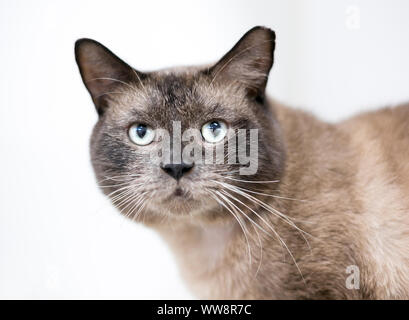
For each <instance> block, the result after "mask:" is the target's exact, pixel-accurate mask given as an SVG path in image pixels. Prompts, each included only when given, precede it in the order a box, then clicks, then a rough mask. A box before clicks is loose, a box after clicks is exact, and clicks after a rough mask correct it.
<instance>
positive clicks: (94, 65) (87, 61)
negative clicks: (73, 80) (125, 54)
mask: <svg viewBox="0 0 409 320" xmlns="http://www.w3.org/2000/svg"><path fill="white" fill-rule="evenodd" d="M75 59H76V61H77V64H78V68H79V69H80V73H81V77H82V81H83V82H84V84H85V86H86V87H87V89H88V91H89V93H90V94H91V97H92V100H93V101H94V104H95V106H96V108H97V111H98V114H99V115H101V114H102V113H103V111H104V110H105V109H106V108H107V104H108V103H107V101H108V99H109V95H110V93H112V92H115V89H116V88H118V87H119V86H127V85H129V83H130V82H131V81H134V80H135V78H136V77H139V78H140V79H141V78H143V74H142V73H140V72H137V71H136V70H134V69H132V67H130V66H129V65H128V64H126V63H125V62H123V61H122V60H121V59H119V58H118V57H117V56H116V55H115V54H113V53H112V52H111V51H110V50H108V49H107V48H106V47H104V46H103V45H102V44H100V43H99V42H97V41H94V40H91V39H79V40H77V41H76V42H75Z"/></svg>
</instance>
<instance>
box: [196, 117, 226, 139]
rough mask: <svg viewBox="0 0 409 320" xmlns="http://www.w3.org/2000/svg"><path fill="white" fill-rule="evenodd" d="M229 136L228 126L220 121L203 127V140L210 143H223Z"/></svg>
mask: <svg viewBox="0 0 409 320" xmlns="http://www.w3.org/2000/svg"><path fill="white" fill-rule="evenodd" d="M226 134H227V125H226V123H225V122H223V121H220V120H212V121H209V122H207V123H205V124H204V125H203V127H202V136H203V138H204V139H205V140H206V141H207V142H210V143H216V142H219V141H222V140H223V138H224V137H225V136H226Z"/></svg>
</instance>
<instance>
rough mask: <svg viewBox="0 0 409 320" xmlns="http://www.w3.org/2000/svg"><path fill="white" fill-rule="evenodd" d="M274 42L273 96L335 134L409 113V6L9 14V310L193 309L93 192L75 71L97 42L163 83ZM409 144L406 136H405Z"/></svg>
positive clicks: (3, 226) (3, 133)
mask: <svg viewBox="0 0 409 320" xmlns="http://www.w3.org/2000/svg"><path fill="white" fill-rule="evenodd" d="M255 25H265V26H269V27H271V28H272V29H274V30H275V31H276V33H277V51H276V63H275V65H274V67H273V71H272V74H271V78H270V82H269V86H268V91H269V93H270V94H271V95H272V96H274V97H276V98H278V99H279V100H281V101H283V102H285V103H288V104H292V105H295V106H298V107H300V108H303V109H306V110H310V111H312V112H314V113H315V114H316V115H318V116H319V117H321V118H322V119H326V120H328V121H336V120H339V119H343V118H345V117H347V116H350V115H352V114H355V113H358V112H360V111H363V110H367V109H370V108H375V107H378V106H382V105H385V104H389V103H396V102H404V101H408V100H409V1H405V0H402V1H391V0H383V1H371V0H368V1H358V0H357V1H352V0H351V1H342V0H341V1H325V0H323V1H313V0H308V1H307V0H304V1H288V0H285V1H255V0H251V1H201V2H197V1H143V2H142V1H140V2H139V1H119V0H116V1H110V2H108V1H84V0H82V1H64V2H63V1H5V0H1V1H0V46H1V49H0V150H1V155H0V298H40V299H42V298H135V299H141V298H175V299H178V298H190V297H191V296H190V294H189V293H188V291H187V290H186V288H185V287H184V285H183V283H182V282H181V280H180V278H179V276H178V271H177V269H176V266H175V263H174V261H173V258H172V256H171V254H170V252H169V251H168V248H167V247H166V244H164V243H163V242H162V241H161V240H160V239H159V237H158V236H157V235H156V234H155V233H154V232H152V231H151V230H148V229H147V228H145V227H143V226H140V225H137V224H134V223H131V222H129V221H127V220H125V219H124V218H122V217H121V216H120V215H119V213H117V212H116V211H115V210H114V209H113V208H112V207H111V205H110V204H109V203H108V201H107V200H105V198H104V197H103V196H102V195H101V193H100V192H99V190H98V189H97V187H96V183H95V180H94V176H93V172H92V169H91V166H90V160H89V154H88V143H89V136H90V133H91V129H92V126H93V125H94V123H95V122H96V120H97V116H96V113H95V111H94V107H93V105H92V103H91V100H90V98H89V96H88V93H87V92H86V90H85V88H84V87H83V84H82V82H81V79H80V76H79V73H78V70H77V66H76V65H75V61H74V54H73V47H74V41H75V40H76V39H78V38H81V37H89V38H94V39H96V40H98V41H100V42H102V43H103V44H105V45H106V46H108V47H109V48H111V49H112V50H113V51H114V52H115V53H117V54H118V55H119V56H120V57H122V58H123V59H124V60H126V61H127V62H129V63H130V64H131V65H132V66H134V67H136V68H139V69H141V70H152V69H157V68H163V67H167V66H172V65H184V64H197V63H206V62H209V61H213V60H217V59H218V58H219V57H221V56H222V55H223V54H224V53H225V52H226V51H227V50H228V49H230V47H231V46H233V44H234V43H235V42H236V41H237V40H238V39H239V38H240V37H241V35H242V34H243V33H244V32H246V31H247V30H248V29H250V28H251V27H253V26H255ZM408 130H409V128H408Z"/></svg>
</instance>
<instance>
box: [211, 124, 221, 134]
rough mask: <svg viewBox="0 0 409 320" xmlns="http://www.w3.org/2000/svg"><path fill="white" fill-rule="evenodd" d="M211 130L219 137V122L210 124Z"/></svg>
mask: <svg viewBox="0 0 409 320" xmlns="http://www.w3.org/2000/svg"><path fill="white" fill-rule="evenodd" d="M209 128H210V130H212V132H213V134H214V135H215V136H217V135H218V134H219V133H220V128H221V125H220V123H218V122H217V121H213V122H212V123H210V124H209Z"/></svg>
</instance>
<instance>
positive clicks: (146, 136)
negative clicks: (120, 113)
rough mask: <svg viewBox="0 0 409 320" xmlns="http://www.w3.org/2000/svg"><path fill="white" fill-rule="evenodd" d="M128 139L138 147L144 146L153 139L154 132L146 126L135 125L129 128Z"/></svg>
mask: <svg viewBox="0 0 409 320" xmlns="http://www.w3.org/2000/svg"><path fill="white" fill-rule="evenodd" d="M128 135H129V138H130V139H131V141H132V142H133V143H135V144H137V145H140V146H146V145H147V144H149V143H151V142H152V141H153V139H154V138H155V131H154V130H153V129H152V128H151V127H150V126H148V125H145V124H141V123H136V124H134V125H132V126H131V127H130V128H129V131H128Z"/></svg>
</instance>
